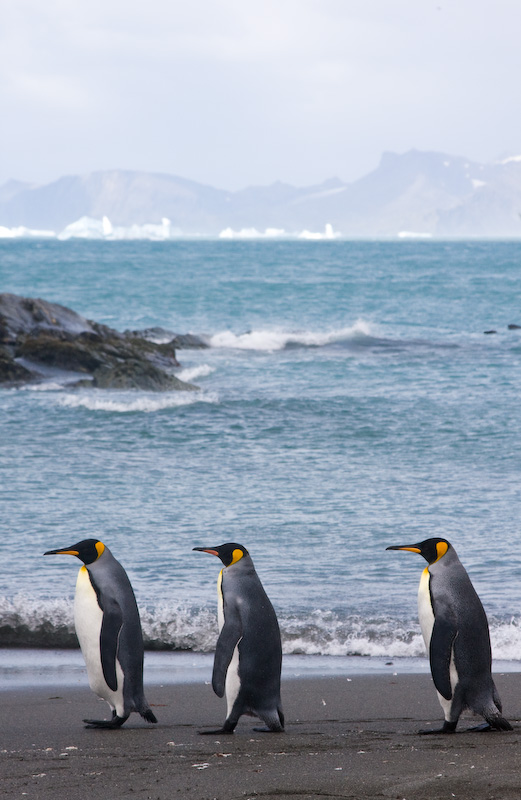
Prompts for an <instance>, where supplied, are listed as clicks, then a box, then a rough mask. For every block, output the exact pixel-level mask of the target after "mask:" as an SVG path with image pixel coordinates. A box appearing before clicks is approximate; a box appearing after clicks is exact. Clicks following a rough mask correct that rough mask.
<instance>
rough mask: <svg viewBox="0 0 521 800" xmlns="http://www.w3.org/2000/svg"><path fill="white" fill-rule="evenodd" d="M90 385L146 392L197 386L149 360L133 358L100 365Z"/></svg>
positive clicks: (98, 387) (99, 387)
mask: <svg viewBox="0 0 521 800" xmlns="http://www.w3.org/2000/svg"><path fill="white" fill-rule="evenodd" d="M92 385H93V386H95V387H96V388H97V389H143V390H145V391H148V392H168V391H172V390H180V389H196V388H197V387H196V386H192V384H190V383H185V382H184V381H180V380H179V378H176V377H175V376H174V375H167V373H166V372H164V371H163V370H161V369H158V368H157V367H155V366H154V365H153V364H151V363H150V362H149V363H146V362H143V361H134V360H129V361H124V362H123V363H121V364H117V365H116V366H115V367H100V369H97V370H96V371H95V372H94V377H93V381H92Z"/></svg>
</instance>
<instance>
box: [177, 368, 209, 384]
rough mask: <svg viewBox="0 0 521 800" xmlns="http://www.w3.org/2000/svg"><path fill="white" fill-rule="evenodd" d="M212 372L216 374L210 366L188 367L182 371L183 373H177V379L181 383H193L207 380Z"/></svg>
mask: <svg viewBox="0 0 521 800" xmlns="http://www.w3.org/2000/svg"><path fill="white" fill-rule="evenodd" d="M212 372H215V368H214V367H211V366H210V365H209V364H201V365H200V366H198V367H187V368H186V369H183V370H181V372H177V373H176V377H177V378H179V380H181V381H186V383H191V382H192V381H195V380H197V378H205V377H206V376H207V375H211V374H212Z"/></svg>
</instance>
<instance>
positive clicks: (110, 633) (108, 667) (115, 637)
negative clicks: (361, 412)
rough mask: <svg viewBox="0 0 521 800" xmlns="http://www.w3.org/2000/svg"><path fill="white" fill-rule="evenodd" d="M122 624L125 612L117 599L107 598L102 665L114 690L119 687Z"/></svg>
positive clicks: (104, 607)
mask: <svg viewBox="0 0 521 800" xmlns="http://www.w3.org/2000/svg"><path fill="white" fill-rule="evenodd" d="M122 625H123V613H122V611H121V608H120V606H119V603H118V602H117V601H116V600H113V599H107V598H105V599H104V603H103V620H102V623H101V633H100V651H101V667H102V669H103V677H104V678H105V681H106V683H107V686H108V687H109V689H112V691H113V692H115V691H116V690H117V688H118V679H117V675H116V656H117V654H118V642H119V633H120V631H121V626H122Z"/></svg>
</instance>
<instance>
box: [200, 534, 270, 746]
mask: <svg viewBox="0 0 521 800" xmlns="http://www.w3.org/2000/svg"><path fill="white" fill-rule="evenodd" d="M193 549H194V550H197V551H199V552H202V553H210V554H211V555H214V556H217V557H218V558H220V559H221V561H222V563H223V564H224V567H223V568H222V570H221V572H220V573H219V578H218V581H217V595H218V621H219V638H218V640H217V646H216V649H215V659H214V666H213V675H212V687H213V690H214V692H215V694H216V695H217V696H218V697H223V695H224V694H225V692H226V702H227V712H226V719H225V721H224V724H223V726H222V728H219V729H218V730H211V731H201V733H202V734H215V733H218V734H227V733H230V734H231V733H233V731H234V730H235V726H236V725H237V722H238V721H239V717H240V716H241V715H242V714H250V715H252V716H257V717H260V719H262V720H263V721H264V722H265V723H266V727H265V728H255V729H254V730H256V731H263V732H271V733H280V732H282V731H283V730H284V714H283V712H282V704H281V699H280V671H281V666H282V645H281V641H280V630H279V624H278V622H277V617H276V614H275V610H274V608H273V606H272V605H271V603H270V601H269V599H268V596H267V594H266V592H265V591H264V588H263V586H262V583H261V582H260V580H259V576H258V575H257V572H256V571H255V567H254V566H253V561H252V559H251V557H250V555H249V553H248V551H247V550H246V548H245V547H243V546H242V545H240V544H235V543H234V542H230V543H227V544H222V545H220V546H219V547H194V548H193Z"/></svg>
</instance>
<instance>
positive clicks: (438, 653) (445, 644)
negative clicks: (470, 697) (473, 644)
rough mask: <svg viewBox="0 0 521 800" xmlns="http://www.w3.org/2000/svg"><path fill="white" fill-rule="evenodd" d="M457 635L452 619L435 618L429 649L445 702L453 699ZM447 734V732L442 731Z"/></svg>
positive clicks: (433, 677) (437, 682)
mask: <svg viewBox="0 0 521 800" xmlns="http://www.w3.org/2000/svg"><path fill="white" fill-rule="evenodd" d="M456 635H457V629H456V625H455V623H454V622H453V621H452V620H451V619H447V618H443V617H442V618H440V616H439V614H438V615H437V616H436V617H435V620H434V627H433V629H432V635H431V643H430V647H429V659H430V662H431V673H432V679H433V681H434V685H435V687H436V689H437V690H438V692H439V693H440V694H441V696H442V697H444V698H445V700H451V699H452V688H451V685H450V659H451V655H452V645H453V644H454V639H455V638H456ZM442 732H443V733H446V731H442Z"/></svg>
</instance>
